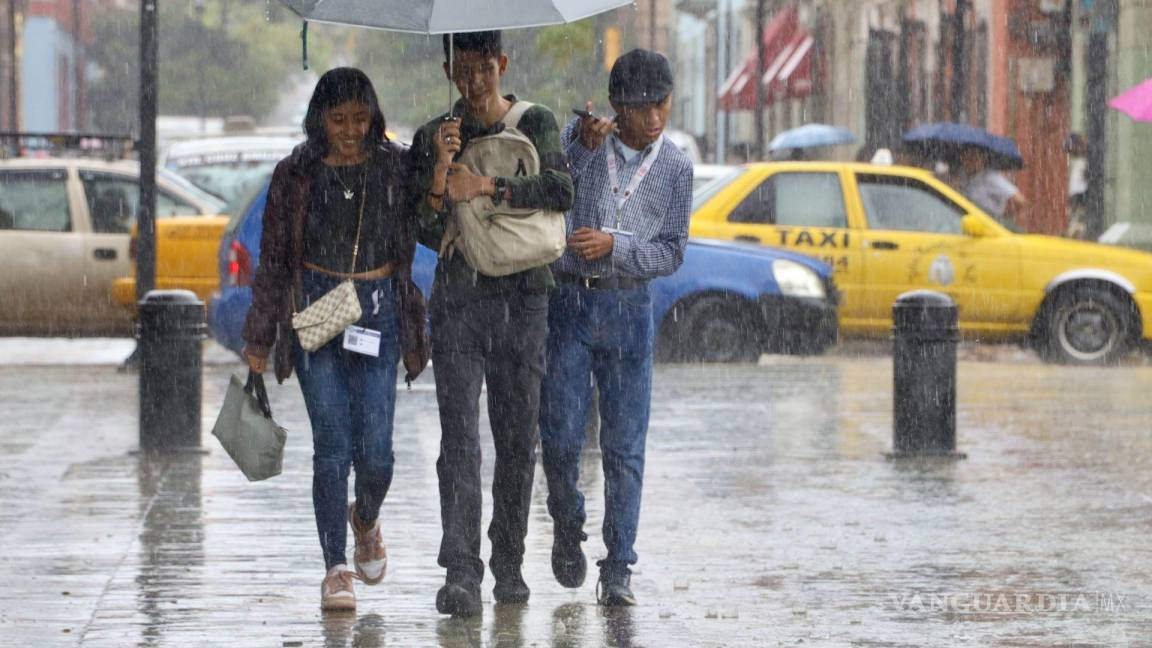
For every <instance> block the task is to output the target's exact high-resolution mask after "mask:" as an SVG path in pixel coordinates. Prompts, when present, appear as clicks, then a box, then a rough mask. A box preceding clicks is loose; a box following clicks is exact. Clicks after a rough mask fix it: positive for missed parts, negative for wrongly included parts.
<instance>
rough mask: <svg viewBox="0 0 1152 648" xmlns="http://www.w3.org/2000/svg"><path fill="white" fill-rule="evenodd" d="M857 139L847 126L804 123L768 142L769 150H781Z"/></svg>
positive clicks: (844, 142) (848, 141) (852, 141)
mask: <svg viewBox="0 0 1152 648" xmlns="http://www.w3.org/2000/svg"><path fill="white" fill-rule="evenodd" d="M855 141H856V136H855V135H853V134H852V131H850V130H848V129H847V128H840V127H839V126H829V125H828V124H804V125H803V126H799V127H797V128H792V129H790V130H786V131H784V132H782V133H779V134H777V135H776V137H773V138H772V141H771V142H769V143H768V150H769V151H780V150H783V149H799V148H812V147H813V146H832V145H834V144H852V143H854V142H855Z"/></svg>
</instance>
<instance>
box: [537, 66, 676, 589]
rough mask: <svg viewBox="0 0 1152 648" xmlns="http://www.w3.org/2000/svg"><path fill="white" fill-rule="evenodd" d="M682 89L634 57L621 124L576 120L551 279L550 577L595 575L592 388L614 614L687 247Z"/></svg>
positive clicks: (617, 70) (615, 89)
mask: <svg viewBox="0 0 1152 648" xmlns="http://www.w3.org/2000/svg"><path fill="white" fill-rule="evenodd" d="M672 88H673V82H672V70H671V67H670V66H669V64H668V60H667V59H665V58H664V57H663V56H661V55H660V54H657V53H655V52H650V51H647V50H642V49H637V50H632V51H631V52H629V53H627V54H625V55H624V56H621V57H620V58H619V59H617V61H616V63H615V64H614V65H613V66H612V72H611V75H610V77H609V81H608V97H609V100H610V102H611V104H612V108H613V110H614V111H615V112H616V116H615V118H607V117H595V116H593V117H585V118H582V119H579V120H573V121H572V122H571V123H569V124H568V126H567V128H566V129H565V130H564V134H563V136H562V138H561V139H562V141H563V143H564V147H565V148H564V150H565V151H566V152H567V154H568V157H569V160H570V161H571V165H572V176H573V179H574V181H575V183H576V187H577V189H576V201H575V204H574V205H573V207H572V210H571V211H570V212H569V213H568V215H567V217H568V229H569V232H570V236H569V239H568V246H567V249H566V250H565V252H564V255H563V256H562V257H561V258H560V259H559V260H557V261H556V262H555V263H553V265H552V269H553V272H554V274H555V277H556V279H557V287H556V290H555V291H554V292H553V294H552V299H551V302H550V305H549V313H548V372H547V374H546V376H545V378H544V386H543V388H542V395H541V407H540V436H541V445H542V448H543V459H544V473H545V475H546V476H547V479H548V512H549V513H550V514H551V515H552V522H553V540H552V571H553V574H554V575H555V576H556V580H557V581H559V582H560V584H561V585H564V586H565V587H579V586H580V585H581V584H582V583H583V582H584V577H585V574H586V571H587V561H586V559H585V557H584V552H583V549H582V548H581V546H580V543H581V542H582V541H583V540H586V539H587V536H586V535H585V534H584V530H583V527H584V522H585V519H586V514H585V510H584V495H583V494H582V493H581V492H580V490H579V488H578V486H577V480H578V477H579V474H580V454H581V450H582V449H583V447H584V440H585V423H586V421H585V419H586V417H587V411H588V403H589V400H590V399H591V398H592V385H593V382H594V383H595V385H596V386H597V388H598V389H599V393H600V417H601V426H600V448H601V450H602V457H603V459H602V461H603V469H604V480H605V488H604V496H605V507H604V527H603V538H604V544H605V546H606V547H607V550H608V555H607V557H606V558H604V559H603V560H601V561H599V563H598V565H599V567H600V579H599V582H598V594H597V600H598V602H599V603H600V604H601V605H608V606H616V605H635V603H636V598H635V596H634V595H633V593H632V589H631V582H630V581H631V567H630V566H631V565H633V564H635V563H636V560H637V556H636V551H635V549H634V544H635V542H636V534H637V529H638V525H639V522H640V495H641V490H642V488H643V480H644V446H645V440H646V438H647V435H648V414H649V408H650V401H651V396H652V347H653V336H654V324H653V320H652V299H651V295H650V294H649V291H648V282H649V280H651V279H653V278H655V277H660V276H664V275H669V274H672V273H673V272H675V271H676V269H677V268H679V267H680V264H681V263H682V262H683V260H684V249H685V247H686V245H687V242H688V217H689V212H690V209H691V202H692V163H691V162H690V161H689V160H688V158H687V157H686V156H685V155H684V154H683V153H682V152H680V151H679V150H678V149H677V148H676V146H674V145H673V144H672V143H671V141H670V140H668V138H667V137H666V136H665V135H664V127H665V126H666V125H667V123H668V113H669V111H670V110H671V106H672ZM588 110H589V111H591V110H592V103H591V102H589V103H588Z"/></svg>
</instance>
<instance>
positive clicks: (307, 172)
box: [243, 68, 428, 610]
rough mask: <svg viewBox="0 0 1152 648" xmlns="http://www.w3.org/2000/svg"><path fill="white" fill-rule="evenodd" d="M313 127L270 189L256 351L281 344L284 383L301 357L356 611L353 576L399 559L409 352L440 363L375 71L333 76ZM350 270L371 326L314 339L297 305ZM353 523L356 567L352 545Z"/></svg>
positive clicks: (252, 356) (333, 555)
mask: <svg viewBox="0 0 1152 648" xmlns="http://www.w3.org/2000/svg"><path fill="white" fill-rule="evenodd" d="M304 131H305V133H306V135H307V140H306V141H305V142H304V143H303V144H301V145H300V146H298V147H296V149H295V150H294V151H293V152H292V154H291V155H290V156H288V157H287V158H285V159H283V160H281V161H280V163H279V164H277V165H276V170H275V172H274V173H273V176H272V184H271V186H270V187H269V189H268V204H267V206H266V207H265V209H264V222H263V227H264V229H263V234H262V238H261V242H260V265H259V267H258V268H257V271H256V278H255V281H254V283H253V288H252V307H251V308H250V309H249V311H248V317H247V320H246V321H245V324H244V340H245V342H246V344H245V346H244V350H243V355H244V357H245V358H247V360H248V365H249V367H250V368H251V369H252V371H255V372H257V373H262V372H263V371H264V370H265V368H266V366H267V360H268V356H269V355H270V353H271V351H272V349H273V347H275V351H276V367H275V368H276V377H277V379H279V381H280V382H283V381H284V379H286V378H287V377H288V376H289V375H290V374H291V372H292V368H293V367H295V370H296V375H297V377H298V378H299V381H300V391H301V392H302V393H303V395H304V402H305V405H306V406H307V408H308V418H309V421H310V422H311V425H312V447H313V455H312V504H313V507H314V510H315V515H316V527H317V530H318V531H319V535H320V547H321V550H322V552H323V556H324V567H325V569H326V573H325V576H324V579H323V581H322V583H321V587H320V592H321V593H320V606H321V608H322V609H324V610H350V609H354V608H355V607H356V595H355V592H354V590H353V587H352V579H353V577H358V578H359V579H360V580H362V581H363V582H364V583H365V584H368V585H374V584H376V583H379V582H380V580H381V579H382V578H383V577H384V571H385V567H386V565H387V554H386V551H385V548H384V542H383V534H382V532H381V528H380V526H381V525H380V517H379V514H380V507H381V505H382V504H383V502H384V498H385V496H386V495H387V493H388V488H389V486H390V484H391V482H392V467H393V461H394V458H393V452H392V420H393V414H394V412H395V403H396V364H397V361H398V359H399V358H400V357H401V356H403V360H404V364H405V367H406V368H407V370H408V378H409V379H412V378H414V377H415V376H416V375H417V374H419V373H420V371H421V370H422V369H423V368H424V366H425V364H427V361H428V341H427V339H426V334H425V329H424V321H425V313H424V302H423V297H422V296H421V294H420V290H419V289H418V288H417V287H416V285H415V284H414V283H413V282H412V277H411V273H412V258H413V256H414V254H415V251H416V239H415V233H414V231H413V228H412V227H411V216H410V213H411V210H412V208H413V205H412V198H411V196H412V193H411V191H410V188H409V184H408V176H407V174H406V171H407V160H406V159H405V156H404V149H403V147H401V146H399V145H397V144H395V143H393V142H391V141H389V140H388V138H387V136H386V135H385V133H384V115H383V113H382V112H381V111H380V107H379V103H378V101H377V97H376V91H375V89H373V87H372V83H371V81H369V80H368V77H367V76H365V75H364V73H363V72H361V71H360V70H357V69H353V68H336V69H334V70H330V71H328V72H326V73H325V74H324V76H322V77H320V80H319V82H317V84H316V89H315V91H314V92H313V94H312V99H311V101H310V102H309V104H308V112H307V114H306V116H305V118H304ZM348 279H351V280H352V281H353V282H354V286H355V290H356V295H357V298H358V300H359V302H360V307H361V310H362V312H363V315H362V316H361V318H360V320H359V321H358V322H356V324H355V326H357V327H360V329H361V330H360V331H359V334H353V335H352V336H349V335H348V334H347V333H346V334H345V335H337V336H336V337H335V338H333V339H332V340H330V341H329V342H327V343H326V344H324V345H323V346H321V347H320V348H318V349H316V350H315V351H312V352H306V351H304V350H303V349H301V347H300V345H299V342H298V341H297V340H296V337H295V334H294V332H293V330H292V326H291V319H292V316H293V314H294V313H295V312H297V311H298V310H303V309H304V308H306V307H307V306H308V305H309V304H310V303H311V302H313V301H316V300H318V299H320V298H321V297H323V296H324V295H325V294H326V293H328V292H329V291H331V290H332V289H333V288H335V287H336V286H337V285H338V284H340V283H341V282H343V281H345V280H348ZM357 340H359V341H361V342H363V341H364V340H369V342H371V341H372V340H374V341H375V344H371V343H369V344H367V345H366V344H363V343H360V344H357V343H355V342H356V341H357ZM353 467H355V470H356V483H355V498H354V501H353V502H352V503H351V504H349V503H348V476H349V471H350V469H351V468H353ZM349 522H351V525H352V530H353V534H354V536H355V545H356V550H355V554H354V560H355V562H354V569H355V572H353V571H349V570H348V568H347V560H346V557H345V549H346V543H347V525H348V524H349Z"/></svg>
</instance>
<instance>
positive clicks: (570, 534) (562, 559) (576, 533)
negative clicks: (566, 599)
mask: <svg viewBox="0 0 1152 648" xmlns="http://www.w3.org/2000/svg"><path fill="white" fill-rule="evenodd" d="M587 539H588V536H587V535H586V534H585V533H584V532H583V531H580V530H578V529H562V528H561V527H560V525H559V524H555V525H553V527H552V574H553V575H554V576H556V582H558V583H560V584H561V585H563V586H564V587H580V586H581V585H583V584H584V576H585V575H586V574H587V573H588V560H587V559H586V558H585V557H584V550H583V549H581V548H580V543H581V542H583V541H585V540H587Z"/></svg>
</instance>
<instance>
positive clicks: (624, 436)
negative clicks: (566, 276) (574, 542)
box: [540, 283, 653, 573]
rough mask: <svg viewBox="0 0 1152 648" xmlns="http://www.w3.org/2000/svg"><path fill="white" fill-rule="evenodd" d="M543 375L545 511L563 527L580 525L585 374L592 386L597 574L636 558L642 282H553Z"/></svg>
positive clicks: (648, 346) (642, 421)
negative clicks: (600, 483)
mask: <svg viewBox="0 0 1152 648" xmlns="http://www.w3.org/2000/svg"><path fill="white" fill-rule="evenodd" d="M548 329H549V330H548V373H547V375H546V376H545V378H544V384H543V386H542V387H541V396H540V444H541V447H542V448H543V459H544V475H545V476H546V477H547V478H548V512H549V513H550V514H551V515H552V519H553V520H554V521H555V522H556V523H557V524H558V525H559V526H560V527H561V529H564V530H568V531H571V530H578V529H581V528H582V527H583V526H584V520H585V513H584V495H583V494H582V493H581V492H580V489H579V488H578V487H577V480H578V478H579V475H580V453H581V450H582V449H583V447H584V435H585V423H586V418H587V411H588V403H589V401H590V400H591V398H592V387H593V378H595V381H594V383H595V385H596V387H597V388H598V389H599V390H600V419H601V426H600V449H601V451H602V462H603V466H604V500H605V502H604V528H603V535H604V545H605V547H607V549H608V557H607V559H605V560H604V561H603V562H602V563H601V571H615V572H618V573H619V572H623V573H628V572H629V571H630V570H629V568H628V566H629V565H631V564H634V563H635V562H636V552H635V550H634V549H633V545H634V544H635V543H636V532H637V527H638V526H639V523H640V492H641V490H642V488H643V485H644V445H645V441H646V439H647V436H648V414H649V409H650V404H651V397H652V342H653V322H652V301H651V298H650V297H649V294H648V288H647V286H641V287H638V288H632V289H626V290H592V289H587V288H582V287H579V286H576V285H574V284H567V283H565V284H561V285H560V286H558V287H557V289H556V290H555V291H554V292H553V294H552V300H551V303H550V304H549V311H548Z"/></svg>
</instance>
